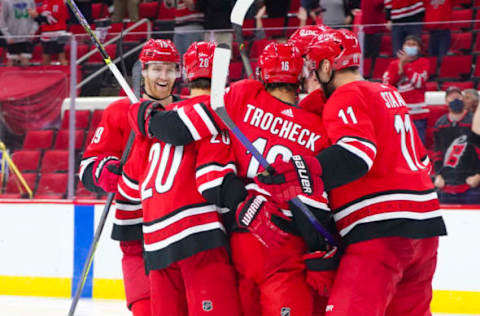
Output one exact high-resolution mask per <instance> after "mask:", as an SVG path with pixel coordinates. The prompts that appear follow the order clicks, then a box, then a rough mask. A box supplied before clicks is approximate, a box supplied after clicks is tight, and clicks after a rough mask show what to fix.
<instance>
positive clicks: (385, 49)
mask: <svg viewBox="0 0 480 316" xmlns="http://www.w3.org/2000/svg"><path fill="white" fill-rule="evenodd" d="M380 55H381V56H388V57H390V56H392V55H393V54H392V36H391V35H390V34H389V35H383V36H382V39H381V41H380Z"/></svg>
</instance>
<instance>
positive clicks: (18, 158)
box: [12, 150, 41, 172]
mask: <svg viewBox="0 0 480 316" xmlns="http://www.w3.org/2000/svg"><path fill="white" fill-rule="evenodd" d="M40 154H41V152H40V150H17V151H16V152H14V153H13V155H12V160H13V163H14V164H15V166H17V168H18V170H20V172H24V171H37V170H38V163H39V162H40Z"/></svg>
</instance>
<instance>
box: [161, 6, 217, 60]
mask: <svg viewBox="0 0 480 316" xmlns="http://www.w3.org/2000/svg"><path fill="white" fill-rule="evenodd" d="M164 1H165V6H166V7H167V8H173V7H174V8H175V28H174V35H173V42H174V43H175V46H176V47H177V49H178V52H179V53H180V56H182V55H183V54H185V52H186V51H187V48H188V47H189V46H190V44H192V43H193V42H198V41H203V39H204V37H205V35H204V34H205V29H204V14H203V13H202V12H200V11H199V10H198V9H197V7H196V3H197V0H164ZM222 1H223V0H222Z"/></svg>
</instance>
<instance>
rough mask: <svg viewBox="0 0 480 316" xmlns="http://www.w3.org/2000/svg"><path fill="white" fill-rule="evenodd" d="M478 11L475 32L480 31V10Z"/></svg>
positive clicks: (474, 26) (474, 25)
mask: <svg viewBox="0 0 480 316" xmlns="http://www.w3.org/2000/svg"><path fill="white" fill-rule="evenodd" d="M476 11H477V12H475V18H474V20H475V22H473V29H474V30H479V29H480V21H479V20H480V10H479V9H477V10H476Z"/></svg>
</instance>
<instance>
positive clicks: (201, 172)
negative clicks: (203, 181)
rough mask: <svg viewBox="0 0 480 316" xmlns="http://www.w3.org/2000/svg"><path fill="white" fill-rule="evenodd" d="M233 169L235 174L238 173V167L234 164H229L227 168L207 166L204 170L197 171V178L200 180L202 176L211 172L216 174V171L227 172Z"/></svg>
mask: <svg viewBox="0 0 480 316" xmlns="http://www.w3.org/2000/svg"><path fill="white" fill-rule="evenodd" d="M228 169H231V170H232V171H233V172H234V173H235V174H236V173H237V167H236V166H235V164H233V163H229V164H227V165H225V166H216V165H210V166H205V167H203V168H200V169H198V170H197V172H196V173H195V178H197V179H198V178H200V177H201V176H203V175H205V174H207V173H209V172H214V171H218V172H219V171H225V170H228Z"/></svg>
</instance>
